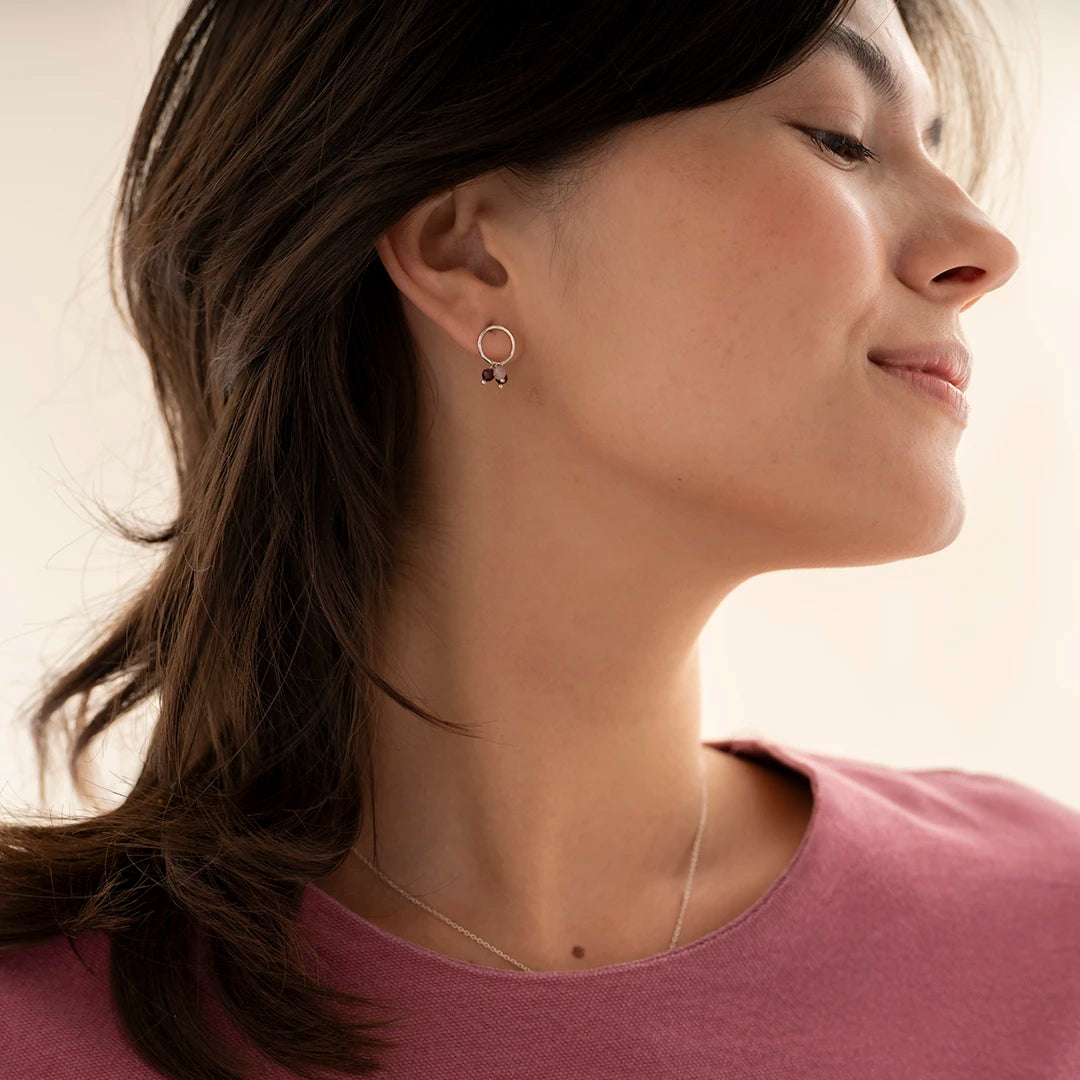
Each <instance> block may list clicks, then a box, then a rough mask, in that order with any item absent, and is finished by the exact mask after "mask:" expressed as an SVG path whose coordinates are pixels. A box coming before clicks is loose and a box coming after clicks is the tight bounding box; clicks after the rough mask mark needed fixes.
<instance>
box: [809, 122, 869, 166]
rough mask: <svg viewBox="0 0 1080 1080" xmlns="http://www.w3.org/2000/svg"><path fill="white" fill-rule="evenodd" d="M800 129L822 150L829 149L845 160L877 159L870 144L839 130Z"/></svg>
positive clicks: (831, 152)
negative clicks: (866, 144) (843, 133)
mask: <svg viewBox="0 0 1080 1080" xmlns="http://www.w3.org/2000/svg"><path fill="white" fill-rule="evenodd" d="M799 130H800V131H803V132H805V133H806V134H807V135H809V136H810V139H811V140H812V141H813V142H814V143H815V144H816V145H817V146H819V147H820V148H821V149H822V150H827V151H828V152H829V153H830V154H833V155H834V156H835V157H838V158H841V159H842V160H844V161H867V160H869V161H877V155H876V154H875V153H874V151H873V150H871V149H870V147H869V146H864V145H863V144H862V143H861V142H859V140H858V139H854V138H852V137H851V136H850V135H842V134H840V133H839V132H837V131H817V130H815V129H814V128H800V129H799ZM830 144H831V145H830Z"/></svg>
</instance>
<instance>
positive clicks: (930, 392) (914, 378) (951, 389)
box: [868, 358, 971, 424]
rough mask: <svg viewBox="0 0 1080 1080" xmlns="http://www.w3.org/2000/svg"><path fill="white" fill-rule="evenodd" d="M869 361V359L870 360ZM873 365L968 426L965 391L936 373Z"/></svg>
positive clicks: (894, 366) (883, 364) (878, 363)
mask: <svg viewBox="0 0 1080 1080" xmlns="http://www.w3.org/2000/svg"><path fill="white" fill-rule="evenodd" d="M868 359H869V358H868ZM870 363H871V364H873V366H874V367H876V368H878V369H879V370H880V371H883V372H884V373H885V374H886V375H888V376H890V377H891V378H892V380H893V381H895V382H902V383H905V384H906V385H907V386H908V387H909V388H910V389H912V390H914V391H915V392H916V393H918V394H919V395H920V396H921V397H923V398H925V399H932V400H934V401H936V402H937V403H938V405H939V406H944V407H945V409H946V411H948V412H949V413H950V414H951V415H952V416H953V418H954V419H956V420H959V421H960V422H961V423H963V424H966V423H967V419H968V414H969V413H970V411H971V406H970V404H969V402H968V399H967V398H966V397H965V396H964V392H963V390H961V389H959V388H958V387H957V386H956V385H954V384H953V383H952V382H950V381H949V380H948V379H946V378H944V377H942V375H940V374H939V373H938V372H936V371H924V370H922V369H919V368H911V367H902V366H900V365H899V364H888V363H885V362H884V361H878V360H871V361H870Z"/></svg>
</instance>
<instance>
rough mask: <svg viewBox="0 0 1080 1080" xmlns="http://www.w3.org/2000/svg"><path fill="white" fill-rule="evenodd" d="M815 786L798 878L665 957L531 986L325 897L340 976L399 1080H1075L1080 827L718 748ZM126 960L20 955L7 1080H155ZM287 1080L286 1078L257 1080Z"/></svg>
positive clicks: (317, 898)
mask: <svg viewBox="0 0 1080 1080" xmlns="http://www.w3.org/2000/svg"><path fill="white" fill-rule="evenodd" d="M708 745H710V746H713V747H716V748H717V749H718V750H721V751H724V752H730V753H735V754H740V755H743V756H747V757H757V758H762V759H765V760H769V759H772V760H774V761H777V762H780V763H781V764H782V765H785V766H788V767H790V768H793V769H796V770H798V771H799V772H802V773H804V774H806V775H807V776H809V777H810V779H811V782H812V786H813V792H814V808H813V813H812V816H811V819H810V824H809V827H808V829H807V832H806V834H805V836H804V838H803V840H802V843H801V845H800V847H799V849H798V851H797V852H796V854H795V856H794V857H793V858H792V860H791V862H790V863H789V864H788V866H787V868H786V870H785V871H784V873H783V874H782V875H781V876H780V877H779V878H778V879H777V880H776V881H774V882H773V884H772V885H771V887H770V888H769V889H768V891H767V892H766V893H765V894H764V895H763V896H761V897H760V898H759V899H758V900H757V902H756V903H754V904H753V906H751V907H750V908H749V909H747V910H746V911H744V912H743V913H742V914H741V915H739V916H738V917H737V918H736V919H734V920H732V921H731V922H729V923H728V924H727V925H726V926H722V927H720V928H719V929H717V930H714V931H713V932H712V933H710V934H707V935H706V936H705V937H703V938H699V939H698V940H696V941H693V942H689V943H687V944H684V945H680V946H678V947H677V948H675V949H672V950H669V951H665V952H662V953H659V954H657V955H655V956H651V957H647V958H644V959H640V960H633V961H629V962H626V963H622V964H613V965H610V966H607V967H599V968H587V969H584V970H582V971H576V972H569V971H565V972H564V971H552V972H523V971H519V970H518V969H516V968H510V967H507V968H506V969H501V968H491V967H485V966H482V965H474V964H470V963H467V962H465V961H461V960H456V959H453V958H451V957H447V956H443V955H442V954H441V953H437V952H434V951H432V950H430V949H426V948H423V947H421V946H419V945H414V944H412V943H410V942H407V941H404V940H403V939H400V938H397V937H395V936H393V935H391V934H389V933H387V932H385V931H383V930H381V929H379V928H377V927H376V926H374V925H373V924H371V923H369V922H367V921H366V920H365V919H363V918H361V917H360V916H358V915H356V914H355V913H353V912H351V911H349V910H348V909H347V908H345V907H343V906H342V905H341V904H339V903H338V902H337V901H336V900H334V899H332V898H331V897H330V896H328V895H327V894H326V893H325V892H323V891H322V890H321V889H319V888H317V887H315V886H314V885H309V886H308V888H307V890H306V891H305V893H304V895H303V899H302V902H301V910H300V920H301V924H302V925H303V927H304V930H305V933H306V935H309V936H310V940H311V941H312V942H313V943H314V944H315V946H316V948H317V950H318V951H317V956H318V958H319V959H318V963H319V965H320V970H321V973H322V974H323V975H324V976H328V977H329V978H330V979H331V980H332V981H334V982H335V983H337V984H338V985H340V986H342V987H345V988H347V989H350V990H354V991H356V992H359V993H362V994H363V995H364V996H366V997H374V998H379V999H381V1000H384V1001H388V1002H391V1003H392V1004H393V1006H394V1015H397V1016H400V1017H402V1018H403V1019H402V1021H401V1024H400V1026H399V1027H398V1028H397V1029H395V1030H394V1032H393V1034H394V1037H395V1038H396V1039H397V1040H398V1041H399V1044H400V1045H399V1047H398V1048H397V1049H396V1050H394V1051H392V1052H391V1053H390V1054H389V1055H388V1056H386V1057H385V1058H384V1061H385V1063H386V1072H385V1073H384V1075H385V1076H386V1077H388V1078H389V1080H399V1078H401V1080H404V1078H409V1080H457V1078H461V1080H464V1078H468V1080H495V1078H498V1080H511V1078H512V1080H541V1078H543V1080H558V1078H571V1077H572V1078H574V1080H583V1078H584V1080H608V1078H610V1080H616V1078H618V1080H626V1078H627V1077H642V1078H649V1080H654V1078H659V1077H675V1078H678V1080H696V1078H702V1080H705V1078H709V1080H721V1078H722V1080H736V1078H738V1080H751V1078H753V1080H781V1078H783V1080H826V1078H827V1080H868V1078H889V1080H901V1078H903V1080H936V1078H945V1077H949V1078H956V1080H961V1078H962V1080H1021V1078H1030V1080H1036V1078H1037V1080H1078V1078H1080V812H1078V811H1076V810H1074V809H1071V808H1070V807H1068V806H1066V805H1064V804H1062V803H1059V802H1057V801H1055V800H1053V799H1050V798H1049V797H1047V796H1045V795H1043V794H1041V793H1039V792H1038V791H1036V790H1034V789H1032V788H1030V787H1027V786H1026V785H1023V784H1020V783H1017V782H1016V781H1012V780H1007V779H1005V778H1003V777H998V776H993V775H987V774H978V773H969V772H965V771H963V770H960V769H898V768H893V767H889V766H885V765H879V764H873V763H870V762H865V761H856V760H853V759H847V758H840V757H835V756H828V755H825V754H818V753H811V752H809V751H804V750H796V749H794V748H792V747H790V746H781V745H779V744H776V743H768V742H764V741H761V740H757V739H728V740H722V741H717V742H710V743H709V744H708ZM106 949H107V940H106V939H105V938H104V936H103V935H100V934H95V935H87V941H86V942H85V943H80V952H81V953H82V954H83V955H84V957H86V958H87V960H88V962H90V963H91V966H92V969H93V971H92V972H88V971H86V970H85V969H84V968H83V967H82V966H81V965H80V964H79V962H78V960H77V958H76V957H75V955H74V954H73V953H72V951H71V949H70V948H69V946H68V944H67V942H66V941H65V940H64V939H58V940H57V941H55V942H49V943H45V944H43V945H38V946H34V947H32V948H30V949H27V950H23V951H21V952H17V953H13V954H8V955H3V954H0V1076H2V1077H4V1078H5V1080H31V1078H32V1080H39V1078H44V1077H49V1078H54V1077H73V1078H74V1077H77V1078H79V1080H143V1078H149V1077H157V1076H158V1074H157V1073H156V1072H154V1071H152V1070H151V1069H150V1068H148V1067H147V1066H146V1065H145V1064H143V1063H142V1062H141V1061H140V1059H139V1058H138V1057H137V1056H136V1055H135V1053H134V1052H133V1051H132V1050H131V1049H130V1048H129V1047H128V1045H127V1044H126V1042H125V1041H124V1039H123V1037H122V1036H121V1033H120V1031H119V1028H118V1027H117V1024H116V1021H115V1018H114V1016H113V1013H112V1011H111V1008H110V1005H109V997H108V991H107V985H108V983H107V978H108V973H107V969H106V968H105V966H104V961H105V958H106V955H107V953H106ZM251 1075H252V1076H258V1077H260V1078H263V1077H265V1078H267V1080H270V1078H274V1080H283V1078H284V1077H285V1076H286V1074H285V1073H283V1072H282V1071H281V1070H280V1069H278V1068H277V1067H276V1066H273V1065H271V1064H270V1063H267V1064H266V1066H265V1068H260V1069H258V1070H256V1071H254V1072H252V1074H251Z"/></svg>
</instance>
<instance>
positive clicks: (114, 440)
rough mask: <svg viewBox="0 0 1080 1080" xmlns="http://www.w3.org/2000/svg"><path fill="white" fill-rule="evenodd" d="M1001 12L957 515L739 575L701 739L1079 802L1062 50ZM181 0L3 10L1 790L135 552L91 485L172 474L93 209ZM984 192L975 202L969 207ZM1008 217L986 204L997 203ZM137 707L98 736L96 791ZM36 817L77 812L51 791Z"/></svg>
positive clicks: (718, 637)
mask: <svg viewBox="0 0 1080 1080" xmlns="http://www.w3.org/2000/svg"><path fill="white" fill-rule="evenodd" d="M1003 4H1004V0H1001V2H999V3H998V4H995V5H994V6H993V7H992V10H995V11H998V12H999V13H1000V15H999V25H1000V27H1001V33H1002V36H1003V37H1004V39H1005V40H1006V43H1007V44H1008V45H1009V48H1010V53H1011V55H1012V56H1013V58H1014V62H1015V75H1016V79H1017V86H1018V90H1019V91H1020V93H1021V95H1022V99H1023V120H1024V125H1025V131H1024V143H1023V144H1022V148H1021V155H1020V156H1021V158H1022V160H1021V161H1020V162H1019V164H1020V165H1021V166H1022V169H1021V171H1020V172H1018V173H1016V174H1015V177H1014V180H1013V181H1012V182H1011V187H1010V189H1009V190H1008V191H1007V192H1005V193H1004V195H1003V196H995V197H994V198H993V200H992V202H993V211H992V212H993V213H994V214H995V217H996V220H997V222H998V224H999V225H1000V226H1001V227H1002V228H1003V229H1004V230H1005V231H1006V232H1007V233H1008V234H1009V235H1010V236H1011V237H1012V239H1013V240H1014V242H1015V243H1016V244H1017V246H1018V247H1019V249H1020V252H1021V264H1022V265H1021V267H1020V270H1019V271H1018V273H1017V275H1016V276H1015V277H1014V278H1013V280H1012V281H1011V282H1010V283H1009V284H1008V285H1007V286H1006V287H1005V288H1004V289H1002V290H1001V291H1000V292H997V293H994V294H991V295H990V296H988V297H987V298H986V299H984V300H983V301H982V302H981V303H980V304H978V305H977V306H976V307H975V308H974V309H973V310H972V311H971V312H970V313H968V314H965V316H964V321H963V326H964V330H965V334H966V336H967V338H968V340H969V342H970V344H971V346H972V351H973V353H974V355H975V361H976V370H975V378H974V380H973V383H972V386H971V389H970V390H969V397H970V399H971V402H972V406H973V409H972V417H971V421H970V425H969V428H968V430H967V432H966V433H965V435H964V437H963V440H962V442H961V445H960V450H959V458H958V462H959V469H960V474H961V479H962V482H963V485H964V489H965V493H966V499H967V507H968V510H967V521H966V524H965V527H964V530H963V532H962V533H961V535H960V537H959V538H958V539H957V540H956V541H955V542H954V543H953V544H952V545H951V546H950V547H949V548H947V549H945V550H944V551H941V552H937V553H935V554H933V555H929V556H926V557H923V558H920V559H914V560H909V561H905V562H901V563H893V564H889V565H884V566H876V567H861V568H852V569H828V570H814V571H809V570H807V571H789V572H786V573H779V574H770V575H766V576H764V577H761V578H757V579H755V580H753V581H751V582H748V583H747V584H745V585H744V586H743V587H742V588H741V589H739V590H738V591H737V592H736V593H735V594H733V595H732V596H731V597H729V599H728V600H727V601H726V602H725V603H724V604H723V606H722V607H721V608H720V609H719V610H718V611H717V613H716V615H715V616H714V618H713V619H712V621H711V622H710V624H709V626H708V627H707V629H706V632H705V635H704V637H703V640H702V661H703V690H704V697H705V717H706V719H705V729H704V732H703V734H704V736H706V737H710V738H712V737H721V736H727V735H761V736H763V737H765V738H769V739H772V740H774V741H777V742H781V743H785V742H786V743H790V744H792V745H793V746H800V747H803V748H806V749H815V750H819V751H822V752H826V753H835V754H841V755H845V756H851V757H856V758H863V759H869V760H875V761H879V762H883V763H886V764H890V765H895V766H901V767H921V766H925V767H958V768H963V769H967V770H970V771H979V772H992V773H997V774H999V775H1004V776H1009V777H1012V778H1014V779H1016V780H1019V781H1022V782H1024V783H1027V784H1029V785H1031V786H1033V787H1035V788H1038V789H1040V790H1042V791H1044V792H1045V793H1046V794H1048V795H1051V796H1052V797H1055V798H1057V799H1059V800H1061V801H1063V802H1066V803H1069V804H1071V805H1073V806H1075V807H1077V808H1080V779H1078V766H1080V724H1078V719H1080V685H1078V680H1077V666H1078V665H1077V656H1078V654H1080V615H1078V611H1080V574H1078V571H1077V558H1076V552H1077V550H1078V548H1080V516H1078V512H1077V489H1078V485H1077V479H1078V471H1080V425H1078V424H1077V406H1078V404H1080V364H1078V363H1077V350H1076V347H1075V344H1074V340H1073V334H1074V330H1073V323H1074V321H1075V313H1076V309H1077V303H1078V301H1077V296H1076V289H1077V283H1076V265H1077V250H1078V247H1080V227H1078V223H1077V212H1076V198H1077V196H1076V179H1075V177H1076V174H1077V168H1078V166H1080V142H1078V140H1077V120H1076V117H1077V115H1078V113H1080V79H1078V77H1077V75H1076V74H1075V71H1074V69H1070V65H1071V64H1073V63H1074V61H1075V57H1076V55H1077V50H1078V47H1080V5H1077V4H1075V2H1074V0H1056V2H1055V0H1040V2H1038V3H1029V2H1027V0H1024V2H1020V0H1013V2H1012V3H1010V4H1009V6H1007V7H1006V6H1003ZM178 11H179V5H178V4H176V3H151V2H150V0H141V2H135V0H68V2H50V0H44V2H42V3H35V4H27V3H14V2H12V0H0V18H2V32H0V80H2V85H0V102H2V104H0V109H2V129H0V134H2V142H0V145H2V146H3V151H4V158H3V166H4V167H3V169H2V170H0V213H2V214H3V221H2V225H3V257H2V259H0V305H2V307H0V327H2V332H3V348H4V362H3V364H2V365H0V462H2V468H0V507H3V511H2V513H3V524H4V527H3V529H2V532H0V548H2V551H0V554H2V558H0V590H2V594H0V595H2V599H3V603H2V605H0V806H2V810H3V813H4V814H7V815H17V814H18V813H19V812H20V811H21V810H22V809H23V808H24V807H27V806H37V805H38V803H37V793H36V789H35V785H34V783H33V776H34V773H33V770H32V768H31V760H32V759H31V756H30V752H29V742H28V738H27V735H26V733H25V731H24V730H23V729H22V728H21V727H17V726H15V725H14V722H13V720H12V719H11V718H13V717H14V714H15V711H16V709H17V707H18V706H19V705H20V703H22V702H23V701H24V700H25V699H26V697H27V695H29V694H30V693H31V691H32V690H33V688H34V686H35V684H36V683H37V681H38V680H39V679H40V677H41V676H42V674H43V672H44V670H45V666H46V665H48V664H53V663H56V662H58V661H59V660H60V659H61V658H62V657H63V656H64V655H65V653H66V651H67V650H69V649H70V648H71V647H72V646H73V645H74V644H75V643H76V642H77V641H78V639H79V638H80V636H81V635H82V634H84V633H85V632H86V631H87V630H88V628H89V627H90V626H91V624H92V622H93V621H94V620H101V619H104V618H106V617H107V615H108V614H109V612H110V610H111V601H112V599H113V598H114V597H115V596H116V594H117V591H118V590H121V589H123V590H129V589H132V588H134V586H135V584H136V583H137V582H138V581H139V580H140V579H141V578H142V576H143V575H144V574H145V573H146V570H147V568H148V566H149V565H150V563H149V561H148V560H149V559H152V558H154V556H153V555H152V554H150V555H148V554H146V553H143V552H141V551H139V550H136V549H134V548H129V547H127V546H126V545H124V544H122V543H120V542H119V541H117V540H115V539H113V538H112V537H111V536H109V535H108V534H107V533H105V532H103V531H102V530H100V529H98V528H97V526H96V525H95V520H94V519H95V516H96V511H95V508H94V501H95V500H102V501H104V502H105V503H106V504H107V505H108V506H110V507H111V508H112V509H114V510H139V511H141V512H144V513H145V514H147V515H148V516H149V517H150V518H151V519H152V520H158V519H161V520H164V518H165V516H166V514H167V513H168V510H169V508H170V507H171V496H172V487H171V482H170V479H169V474H168V472H167V468H166V454H165V443H164V439H163V436H162V434H161V431H160V430H159V427H158V422H157V418H156V413H155V411H154V409H153V406H152V403H151V394H150V380H149V375H148V370H147V368H146V365H145V362H144V361H143V360H142V359H141V354H140V353H138V351H137V350H136V349H135V348H134V346H133V345H132V344H131V342H130V341H129V340H128V338H127V336H126V332H125V331H124V330H123V328H122V326H121V325H120V323H119V320H118V318H117V317H116V315H115V314H114V313H113V312H112V311H111V309H110V307H109V303H108V300H107V293H106V278H105V263H104V248H105V223H106V218H107V213H108V210H109V207H110V205H111V202H112V199H113V194H114V191H115V184H116V181H117V178H118V176H119V169H120V165H121V161H122V157H123V154H124V151H125V149H126V143H127V140H128V138H129V135H130V131H131V127H132V124H133V122H134V118H135V116H136V113H137V110H138V107H139V105H140V103H141V100H142V96H143V94H144V93H145V90H146V88H147V86H148V83H149V78H150V75H151V71H152V67H153V62H154V60H155V58H156V56H157V55H158V52H159V51H160V48H161V47H162V45H163V43H164V40H165V37H166V36H167V34H168V31H169V30H170V29H171V26H172V24H173V22H174V20H175V18H176V15H177V13H178ZM989 202H990V201H989V200H988V202H987V206H988V209H990V208H991V207H990V205H989ZM1003 204H1004V205H1006V206H1007V211H1006V212H1004V213H999V212H998V210H997V208H998V207H999V206H1001V205H1003ZM144 736H145V717H144V718H136V722H134V723H132V724H129V725H127V730H126V733H125V735H124V737H123V738H121V737H119V736H118V735H113V736H110V737H107V739H106V742H105V744H104V754H103V755H102V756H101V757H100V758H99V769H100V775H101V779H102V782H103V787H102V790H101V795H100V798H101V800H102V802H104V803H107V802H109V801H114V800H115V799H117V798H119V797H120V796H121V795H122V794H123V793H124V791H126V789H127V787H128V786H129V785H130V783H131V781H132V779H133V777H134V766H135V761H136V755H137V753H138V748H139V745H140V741H141V739H142V738H143V737H144ZM49 805H50V806H51V807H52V808H53V809H55V810H72V811H74V810H77V804H75V803H74V802H73V801H72V800H71V797H70V790H69V788H68V786H67V784H66V782H64V781H63V780H62V779H61V780H60V781H59V782H58V783H56V784H55V785H54V787H53V788H52V789H51V798H50V802H49Z"/></svg>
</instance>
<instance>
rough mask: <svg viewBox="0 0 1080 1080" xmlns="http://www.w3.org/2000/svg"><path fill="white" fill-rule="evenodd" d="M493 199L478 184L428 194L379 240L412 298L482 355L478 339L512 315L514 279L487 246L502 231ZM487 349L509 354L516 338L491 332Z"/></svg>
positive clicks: (495, 355) (390, 269) (495, 356)
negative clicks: (510, 290) (494, 219)
mask: <svg viewBox="0 0 1080 1080" xmlns="http://www.w3.org/2000/svg"><path fill="white" fill-rule="evenodd" d="M486 199H487V192H486V190H485V188H484V187H483V185H482V184H481V183H480V182H479V181H470V182H468V183H465V184H461V185H458V186H457V187H454V188H451V189H450V190H449V191H445V192H441V193H440V194H438V195H434V196H432V197H431V198H430V199H425V200H424V202H422V203H420V204H418V205H417V206H416V207H414V208H413V209H412V210H410V211H409V213H407V214H406V215H405V216H404V217H403V218H402V219H401V220H400V221H398V222H397V223H396V224H395V225H393V226H392V227H391V228H389V229H388V230H387V231H386V232H385V233H383V234H382V235H381V236H380V237H379V238H378V239H377V240H376V241H375V250H376V251H377V253H378V255H379V258H380V259H381V260H382V264H383V266H384V267H385V268H386V272H387V273H388V274H389V275H390V278H391V279H392V280H393V282H394V284H395V285H396V286H397V287H398V289H399V291H400V292H401V294H402V295H403V296H404V297H405V299H407V300H408V301H410V302H411V303H412V304H413V305H415V307H417V308H418V309H419V310H420V311H421V312H423V314H424V315H426V316H427V317H428V319H430V320H431V322H432V323H434V324H435V325H436V326H438V327H440V328H441V329H442V330H443V331H444V332H445V333H446V334H447V335H448V336H449V337H450V338H451V339H452V340H453V341H454V342H455V343H456V344H457V345H458V346H459V347H460V348H461V349H463V350H464V351H465V352H466V353H468V354H469V355H471V356H478V355H479V352H478V350H477V347H476V339H477V337H478V336H479V335H480V333H481V331H483V330H484V328H485V327H487V326H490V325H492V323H496V324H504V319H511V321H512V320H513V313H512V310H508V297H507V296H506V291H505V289H504V286H505V285H506V283H507V281H508V278H509V276H508V274H507V272H506V270H505V268H504V267H503V264H502V263H501V262H500V261H499V260H498V259H497V258H495V256H494V255H492V254H491V253H490V252H489V251H488V249H487V247H485V237H488V238H489V242H490V238H491V237H493V236H494V235H495V234H496V232H497V230H496V228H495V225H494V224H493V222H492V218H491V216H490V215H489V214H488V209H489V208H491V207H492V206H493V204H492V203H491V202H490V201H486ZM500 290H501V291H500ZM507 325H508V324H507ZM514 336H515V338H517V336H518V335H517V332H516V331H515V333H514ZM484 351H485V352H486V353H487V355H488V356H489V357H490V358H491V359H492V360H502V359H505V357H507V356H509V355H510V342H509V339H508V338H507V336H506V335H505V334H489V335H488V336H487V337H486V338H485V339H484ZM520 351H521V346H520V343H519V344H518V352H520Z"/></svg>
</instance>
